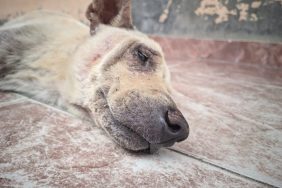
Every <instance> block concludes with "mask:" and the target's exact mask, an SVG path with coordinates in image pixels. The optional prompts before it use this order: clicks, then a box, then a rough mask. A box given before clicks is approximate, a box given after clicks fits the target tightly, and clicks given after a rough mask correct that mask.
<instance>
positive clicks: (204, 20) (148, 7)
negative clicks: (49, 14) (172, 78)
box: [0, 0, 282, 43]
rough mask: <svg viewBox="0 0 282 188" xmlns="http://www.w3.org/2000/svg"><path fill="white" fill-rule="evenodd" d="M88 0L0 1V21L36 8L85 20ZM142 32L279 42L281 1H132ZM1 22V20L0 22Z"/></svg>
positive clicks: (281, 29) (281, 23) (281, 36)
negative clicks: (60, 12)
mask: <svg viewBox="0 0 282 188" xmlns="http://www.w3.org/2000/svg"><path fill="white" fill-rule="evenodd" d="M90 1H91V0H80V1H77V0H59V1H58V0H48V1H47V0H13V1H11V0H0V20H2V22H3V20H6V19H10V18H12V17H14V16H17V15H20V14H23V13H25V12H28V11H31V10H36V9H51V10H58V11H63V12H66V13H69V14H72V15H73V16H75V17H76V18H78V19H80V20H81V21H83V22H85V23H87V21H86V19H85V16H84V13H85V9H86V7H87V5H88V4H89V2H90ZM132 2H133V3H132V4H133V18H134V24H135V25H136V26H137V28H138V29H140V30H141V31H143V32H146V33H150V34H162V35H173V36H188V37H192V38H200V39H202V38H207V39H219V40H239V41H242V40H248V41H250V40H251V41H264V42H275V43H277V42H279V43H281V42H282V0H132ZM0 23H1V21H0Z"/></svg>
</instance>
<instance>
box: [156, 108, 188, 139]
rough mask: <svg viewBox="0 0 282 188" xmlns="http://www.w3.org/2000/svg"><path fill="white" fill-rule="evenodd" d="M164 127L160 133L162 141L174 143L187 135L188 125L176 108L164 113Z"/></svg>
mask: <svg viewBox="0 0 282 188" xmlns="http://www.w3.org/2000/svg"><path fill="white" fill-rule="evenodd" d="M165 122H166V124H165V127H164V129H163V134H162V139H161V140H162V142H163V143H172V144H173V143H174V142H180V141H183V140H185V139H186V138H187V137H188V135H189V125H188V123H187V121H186V120H185V118H184V117H183V115H182V113H181V112H180V111H179V110H178V109H170V110H168V111H167V112H166V113H165Z"/></svg>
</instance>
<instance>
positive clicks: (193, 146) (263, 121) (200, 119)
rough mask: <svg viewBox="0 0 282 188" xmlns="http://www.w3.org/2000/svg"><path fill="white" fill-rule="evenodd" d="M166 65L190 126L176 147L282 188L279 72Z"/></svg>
mask: <svg viewBox="0 0 282 188" xmlns="http://www.w3.org/2000/svg"><path fill="white" fill-rule="evenodd" d="M169 66H170V70H171V72H172V83H173V86H174V90H175V92H174V97H175V100H176V101H177V103H178V104H179V106H180V108H181V109H182V110H183V113H184V115H185V116H186V117H187V119H188V122H189V124H190V127H191V131H190V133H191V134H190V137H189V138H188V139H187V140H186V141H184V142H182V143H179V144H177V145H176V146H175V147H174V148H176V149H178V150H180V151H182V152H183V153H186V154H189V155H192V156H196V157H197V158H199V159H203V160H205V161H208V162H211V163H213V164H216V165H219V166H221V167H224V168H227V169H230V170H232V171H234V172H237V173H240V174H243V175H245V176H248V177H251V178H254V179H257V180H260V181H264V182H266V183H268V184H271V185H274V186H282V115H281V114H282V79H281V75H282V71H281V70H278V69H263V68H258V67H254V66H251V67H250V66H245V65H232V64H228V65H227V64H224V63H208V62H200V61H173V62H169Z"/></svg>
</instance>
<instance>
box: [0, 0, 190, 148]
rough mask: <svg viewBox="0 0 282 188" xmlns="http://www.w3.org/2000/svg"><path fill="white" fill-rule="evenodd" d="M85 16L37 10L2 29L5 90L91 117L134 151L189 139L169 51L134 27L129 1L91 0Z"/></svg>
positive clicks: (0, 67)
mask: <svg viewBox="0 0 282 188" xmlns="http://www.w3.org/2000/svg"><path fill="white" fill-rule="evenodd" d="M86 17H87V19H88V20H89V21H90V27H89V26H87V25H85V24H83V23H81V22H79V21H77V20H75V19H73V18H72V17H70V16H68V15H65V14H62V13H58V12H51V11H40V12H39V11H35V12H31V13H29V14H26V15H24V16H21V17H18V18H16V19H13V20H10V21H8V22H7V23H5V24H4V25H3V26H1V28H0V77H1V80H0V89H1V90H2V91H11V92H16V93H20V94H23V95H25V96H27V97H30V98H33V99H35V100H38V101H41V102H44V103H47V104H49V105H53V106H56V107H58V108H60V109H63V110H65V111H68V112H70V113H73V114H75V115H77V116H80V117H88V118H89V119H91V120H93V123H95V124H96V125H97V126H99V127H101V128H102V129H104V130H105V131H106V132H107V133H108V135H110V137H112V138H113V140H114V141H115V142H117V143H118V144H119V145H120V146H122V147H124V148H126V149H128V150H131V151H150V152H151V153H153V152H155V151H157V150H158V149H159V148H161V147H169V146H172V145H173V144H174V143H175V142H180V141H183V140H185V139H186V138H187V137H188V134H189V126H188V123H187V121H186V120H185V119H184V117H183V115H182V114H181V112H180V111H179V110H178V108H177V106H176V104H175V102H174V101H173V100H172V98H171V96H170V94H171V86H170V73H169V70H168V67H167V65H166V63H165V59H164V54H163V52H162V49H161V47H160V46H159V44H157V43H156V42H154V41H153V40H152V39H150V38H149V37H148V36H146V35H145V34H143V33H141V32H139V31H137V30H136V29H135V28H134V26H133V25H132V18H131V2H130V0H93V1H92V2H91V4H90V5H89V6H88V8H87V11H86Z"/></svg>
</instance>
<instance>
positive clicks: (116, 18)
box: [86, 0, 133, 34]
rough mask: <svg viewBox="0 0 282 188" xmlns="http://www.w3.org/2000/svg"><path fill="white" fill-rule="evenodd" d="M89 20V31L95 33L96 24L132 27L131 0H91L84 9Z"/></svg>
mask: <svg viewBox="0 0 282 188" xmlns="http://www.w3.org/2000/svg"><path fill="white" fill-rule="evenodd" d="M86 17H87V19H88V20H89V21H90V33H91V34H94V33H95V28H96V27H97V25H99V24H100V23H101V24H106V25H111V26H114V27H123V28H127V29H132V28H133V25H132V19H131V0H92V3H91V4H90V5H89V6H88V9H87V11H86Z"/></svg>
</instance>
